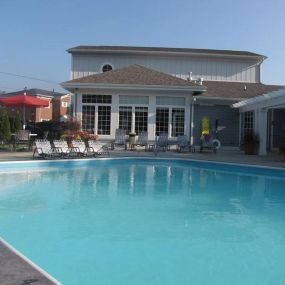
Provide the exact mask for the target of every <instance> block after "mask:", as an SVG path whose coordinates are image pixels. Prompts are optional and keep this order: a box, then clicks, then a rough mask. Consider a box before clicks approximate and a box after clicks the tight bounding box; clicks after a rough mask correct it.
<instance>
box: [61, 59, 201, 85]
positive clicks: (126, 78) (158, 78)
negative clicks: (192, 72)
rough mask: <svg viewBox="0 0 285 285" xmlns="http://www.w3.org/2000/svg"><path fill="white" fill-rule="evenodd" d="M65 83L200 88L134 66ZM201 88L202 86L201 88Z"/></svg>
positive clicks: (184, 81) (164, 74) (160, 73)
mask: <svg viewBox="0 0 285 285" xmlns="http://www.w3.org/2000/svg"><path fill="white" fill-rule="evenodd" d="M65 83H95V84H96V83H98V84H126V85H156V86H189V87H190V86H198V85H197V84H195V83H193V82H190V81H187V80H184V79H181V78H177V77H174V76H172V75H169V74H166V73H162V72H159V71H156V70H153V69H150V68H146V67H144V66H141V65H138V64H134V65H130V66H127V67H124V68H121V69H115V70H111V71H107V72H104V73H98V74H94V75H89V76H85V77H81V78H77V79H73V80H70V81H67V82H63V85H64V84H65ZM199 87H200V86H199Z"/></svg>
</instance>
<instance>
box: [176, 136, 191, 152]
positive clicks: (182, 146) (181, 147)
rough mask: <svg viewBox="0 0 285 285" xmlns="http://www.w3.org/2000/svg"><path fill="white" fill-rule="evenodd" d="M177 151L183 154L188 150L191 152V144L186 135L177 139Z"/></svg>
mask: <svg viewBox="0 0 285 285" xmlns="http://www.w3.org/2000/svg"><path fill="white" fill-rule="evenodd" d="M176 149H177V151H178V152H182V151H185V150H187V149H188V151H189V150H190V149H191V146H190V142H189V140H188V138H187V136H186V135H181V136H178V137H177V145H176Z"/></svg>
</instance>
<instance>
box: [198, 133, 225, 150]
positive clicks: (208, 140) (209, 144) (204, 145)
mask: <svg viewBox="0 0 285 285" xmlns="http://www.w3.org/2000/svg"><path fill="white" fill-rule="evenodd" d="M220 144H221V143H220V141H219V140H217V139H215V138H214V137H213V136H211V135H202V136H201V137H200V152H203V150H204V149H208V150H210V151H213V153H217V150H218V148H219V147H220Z"/></svg>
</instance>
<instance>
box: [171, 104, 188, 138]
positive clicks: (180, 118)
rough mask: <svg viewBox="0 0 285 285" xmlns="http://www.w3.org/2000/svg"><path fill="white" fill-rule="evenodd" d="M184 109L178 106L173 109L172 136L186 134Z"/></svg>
mask: <svg viewBox="0 0 285 285" xmlns="http://www.w3.org/2000/svg"><path fill="white" fill-rule="evenodd" d="M184 119H185V111H184V109H180V108H176V109H174V108H173V109H172V134H171V136H172V137H177V136H180V135H184Z"/></svg>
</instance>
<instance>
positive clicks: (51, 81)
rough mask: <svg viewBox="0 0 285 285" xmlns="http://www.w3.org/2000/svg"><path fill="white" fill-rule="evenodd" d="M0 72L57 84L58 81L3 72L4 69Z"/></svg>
mask: <svg viewBox="0 0 285 285" xmlns="http://www.w3.org/2000/svg"><path fill="white" fill-rule="evenodd" d="M0 73H1V74H5V75H9V76H16V77H22V78H27V79H31V80H37V81H42V82H46V83H50V84H59V83H58V82H55V81H51V80H45V79H41V78H36V77H31V76H26V75H21V74H15V73H10V72H4V71H0Z"/></svg>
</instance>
